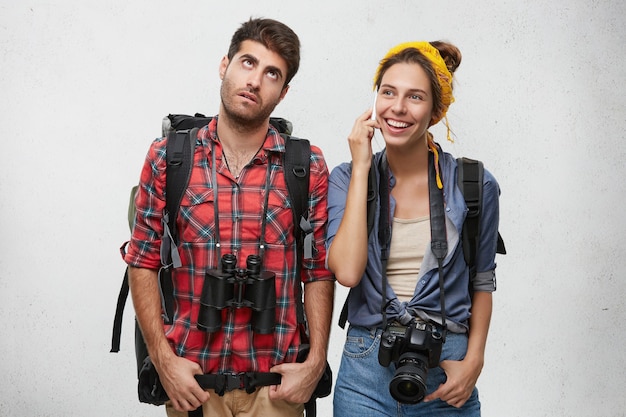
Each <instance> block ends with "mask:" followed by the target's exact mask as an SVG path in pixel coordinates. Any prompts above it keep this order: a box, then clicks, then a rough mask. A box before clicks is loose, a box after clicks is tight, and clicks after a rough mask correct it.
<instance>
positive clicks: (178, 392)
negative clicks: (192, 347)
mask: <svg viewBox="0 0 626 417" xmlns="http://www.w3.org/2000/svg"><path fill="white" fill-rule="evenodd" d="M159 362H160V363H159V366H157V365H156V363H155V366H157V372H158V373H159V379H160V380H161V384H162V385H163V388H164V389H165V392H167V396H168V397H169V399H170V401H171V403H172V406H173V407H174V409H176V410H177V411H192V410H195V409H196V408H198V407H200V406H201V405H202V403H204V402H206V401H208V400H209V393H208V392H206V391H204V390H203V389H202V388H201V387H200V385H198V382H197V381H196V379H195V378H194V375H202V368H201V367H200V365H198V364H197V363H195V362H192V361H190V360H188V359H185V358H181V357H179V356H176V355H174V354H172V355H168V357H167V358H166V359H162V360H160V361H159Z"/></svg>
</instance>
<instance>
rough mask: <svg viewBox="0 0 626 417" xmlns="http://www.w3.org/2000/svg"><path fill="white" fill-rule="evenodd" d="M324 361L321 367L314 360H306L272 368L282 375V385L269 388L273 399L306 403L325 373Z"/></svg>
mask: <svg viewBox="0 0 626 417" xmlns="http://www.w3.org/2000/svg"><path fill="white" fill-rule="evenodd" d="M325 366H326V363H325V362H324V363H323V367H322V368H321V372H320V367H319V366H318V365H317V364H314V363H313V361H309V360H306V361H304V362H303V363H283V364H280V365H276V366H274V367H272V369H270V372H277V373H279V374H281V375H282V379H281V382H280V385H272V386H271V387H270V390H269V395H270V399H271V400H285V401H290V402H293V403H297V404H304V403H306V402H307V401H309V399H311V395H313V391H315V388H316V387H317V383H318V382H319V380H320V378H321V377H322V375H323V373H324V367H325Z"/></svg>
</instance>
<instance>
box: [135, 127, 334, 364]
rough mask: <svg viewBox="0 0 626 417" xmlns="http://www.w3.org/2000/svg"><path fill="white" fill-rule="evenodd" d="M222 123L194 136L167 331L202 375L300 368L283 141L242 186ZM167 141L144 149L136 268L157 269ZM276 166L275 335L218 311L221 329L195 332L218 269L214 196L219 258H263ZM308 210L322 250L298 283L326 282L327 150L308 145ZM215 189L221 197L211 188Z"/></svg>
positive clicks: (271, 266) (246, 314) (271, 224)
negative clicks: (209, 275) (225, 148)
mask: <svg viewBox="0 0 626 417" xmlns="http://www.w3.org/2000/svg"><path fill="white" fill-rule="evenodd" d="M216 127H217V118H215V119H213V121H212V122H211V123H210V124H209V125H208V126H206V127H204V128H202V129H200V130H199V132H198V141H197V145H196V150H195V156H194V168H193V171H192V174H191V179H190V181H189V186H188V188H187V190H186V192H185V194H184V195H183V199H182V202H181V206H180V211H179V214H178V218H177V229H178V238H179V253H180V257H181V260H182V265H183V266H182V267H181V268H178V269H175V270H174V272H173V274H172V276H173V282H174V297H175V300H176V309H175V313H174V321H173V324H172V325H170V326H167V325H166V326H165V330H166V336H167V338H168V340H169V342H170V345H171V346H172V348H173V349H174V351H175V352H176V353H177V354H178V355H179V356H182V357H185V358H187V359H190V360H192V361H194V362H197V363H199V364H200V365H201V366H202V368H203V370H204V372H205V373H231V372H232V373H238V372H247V371H259V372H268V371H269V369H270V368H271V367H272V366H274V365H276V364H280V363H283V362H294V361H295V359H296V354H297V348H298V346H299V345H300V332H299V327H298V323H297V319H296V302H295V297H294V295H295V294H294V288H295V287H294V285H300V282H299V280H297V279H296V276H295V275H296V265H295V260H296V245H295V239H294V235H293V231H294V230H293V229H294V224H293V213H292V211H291V201H290V199H289V197H288V193H287V185H286V183H285V178H284V174H283V167H282V155H283V153H284V151H285V146H284V140H283V139H282V137H281V136H280V135H279V134H277V132H276V131H275V130H274V129H273V128H271V129H269V131H268V134H267V137H266V138H265V143H264V144H263V148H262V150H261V151H260V152H258V154H257V156H255V157H254V159H253V161H252V162H251V164H249V165H248V166H247V167H246V168H244V169H243V171H242V172H241V175H240V177H239V179H238V181H235V179H234V178H233V176H232V175H231V173H230V172H229V170H228V168H227V166H226V164H225V162H224V160H223V158H222V146H221V144H220V142H219V141H218V140H217V134H216ZM211 143H213V144H214V152H215V153H216V154H215V159H216V172H217V187H213V184H212V180H211ZM165 145H166V140H165V139H157V140H155V141H154V143H153V144H152V146H151V147H150V149H149V151H148V155H147V157H146V161H145V164H144V167H143V170H142V172H141V181H140V187H139V192H138V195H137V198H136V201H135V204H136V208H137V215H136V219H135V222H136V224H135V227H134V229H133V233H132V238H131V241H130V244H129V245H128V248H127V253H126V256H125V261H126V262H127V263H128V264H129V265H132V266H134V267H139V268H149V269H158V268H160V266H161V262H160V257H159V248H160V244H161V235H162V232H163V227H162V225H161V218H162V213H163V209H164V207H165V198H164V190H165V167H166V158H165V153H166V151H165V149H166V146H165ZM268 163H271V164H272V167H271V170H270V176H271V182H270V183H271V185H270V191H269V196H268V207H267V223H266V229H265V242H266V249H265V255H264V261H263V265H264V269H265V270H267V271H271V272H274V273H275V274H276V320H275V323H276V325H275V330H274V333H272V334H258V333H254V332H253V331H252V327H251V314H252V312H251V309H250V308H239V309H228V308H225V309H224V310H223V311H222V328H221V330H220V331H217V332H214V333H207V332H204V331H201V330H198V329H197V327H196V324H197V319H198V310H199V307H200V303H199V301H200V296H201V293H202V286H203V283H204V280H205V273H206V271H207V269H210V268H217V267H218V262H219V260H218V259H217V256H218V255H217V253H216V245H215V243H216V230H215V223H214V211H213V209H214V206H213V201H214V200H215V198H218V208H219V212H220V218H219V228H220V230H219V238H220V243H221V247H222V249H221V251H222V252H221V254H222V255H224V254H226V253H232V254H234V255H235V256H236V257H237V266H238V267H240V268H241V267H245V262H246V258H247V256H248V255H250V254H258V253H259V238H260V231H261V217H262V213H263V208H264V202H265V192H266V191H265V183H266V178H267V169H268V166H267V164H268ZM310 172H311V175H310V186H309V202H308V214H309V221H310V222H311V226H312V227H313V229H314V242H315V247H316V249H317V252H316V253H315V255H314V258H313V259H310V260H305V261H303V264H302V275H301V277H300V279H301V281H302V282H305V283H306V282H311V281H317V280H330V279H332V276H331V274H330V273H329V272H328V271H327V270H326V269H325V267H324V260H325V256H326V254H325V248H324V238H325V228H326V197H327V190H328V168H327V166H326V163H325V161H324V158H323V156H322V153H321V151H320V150H319V149H318V148H317V147H315V146H311V164H310ZM216 188H217V195H216V192H215V189H216Z"/></svg>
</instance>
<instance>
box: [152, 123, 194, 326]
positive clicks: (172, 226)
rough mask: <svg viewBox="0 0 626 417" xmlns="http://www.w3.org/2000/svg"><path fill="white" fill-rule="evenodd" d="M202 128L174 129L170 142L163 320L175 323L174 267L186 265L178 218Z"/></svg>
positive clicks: (163, 246)
mask: <svg viewBox="0 0 626 417" xmlns="http://www.w3.org/2000/svg"><path fill="white" fill-rule="evenodd" d="M197 135H198V128H193V129H188V130H177V131H174V132H170V133H169V135H168V138H167V145H166V160H167V166H166V168H165V170H166V171H165V212H164V213H163V220H162V222H163V236H162V237H161V262H162V263H163V268H161V270H160V271H159V286H160V291H161V302H162V304H163V320H164V322H165V323H166V324H170V323H171V319H172V317H173V314H174V286H173V284H172V277H171V274H172V268H179V267H180V266H182V263H181V261H180V254H179V253H178V234H177V233H178V231H177V230H176V217H177V216H178V210H179V208H180V202H181V200H182V198H183V194H184V193H185V190H186V189H187V185H188V184H189V178H190V177H191V170H192V168H193V155H194V152H195V148H196V137H197Z"/></svg>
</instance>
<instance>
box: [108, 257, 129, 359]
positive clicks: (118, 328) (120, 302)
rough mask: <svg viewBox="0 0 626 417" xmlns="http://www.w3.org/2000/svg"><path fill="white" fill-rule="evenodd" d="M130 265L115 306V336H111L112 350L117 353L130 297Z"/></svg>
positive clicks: (125, 273)
mask: <svg viewBox="0 0 626 417" xmlns="http://www.w3.org/2000/svg"><path fill="white" fill-rule="evenodd" d="M128 292H129V287H128V267H126V272H124V280H123V281H122V288H120V293H119V295H118V296H117V307H116V308H115V318H114V319H113V336H112V338H111V352H113V353H117V352H119V351H120V339H121V336H122V318H123V316H124V307H125V306H126V299H127V298H128Z"/></svg>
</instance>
